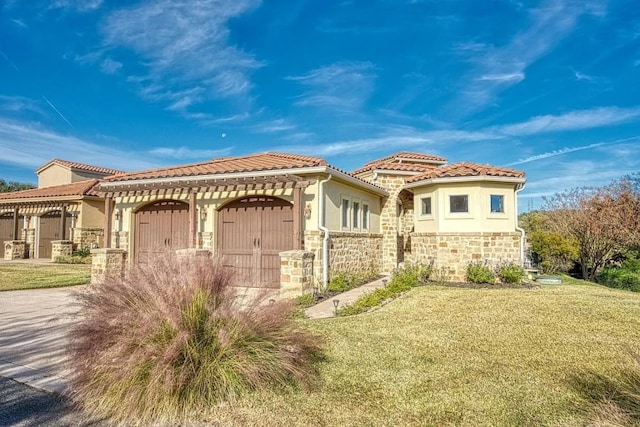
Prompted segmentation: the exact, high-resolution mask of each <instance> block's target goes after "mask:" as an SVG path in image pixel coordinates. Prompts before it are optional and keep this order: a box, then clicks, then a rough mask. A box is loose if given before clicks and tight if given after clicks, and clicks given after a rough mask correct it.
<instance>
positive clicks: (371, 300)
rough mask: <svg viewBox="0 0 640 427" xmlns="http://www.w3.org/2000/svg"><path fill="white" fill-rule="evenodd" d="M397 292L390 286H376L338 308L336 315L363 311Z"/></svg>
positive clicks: (349, 314)
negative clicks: (376, 287)
mask: <svg viewBox="0 0 640 427" xmlns="http://www.w3.org/2000/svg"><path fill="white" fill-rule="evenodd" d="M396 293H397V292H395V291H394V290H392V289H391V288H389V287H387V288H378V289H375V290H374V291H372V292H368V293H366V294H364V295H362V296H361V297H360V298H358V299H357V300H356V301H354V302H353V303H351V304H349V305H347V306H344V307H342V308H340V309H338V316H352V315H354V314H360V313H364V312H365V311H368V310H370V309H372V308H373V307H377V306H379V305H380V304H382V302H383V301H385V300H387V299H389V298H392V297H393V296H395V295H396Z"/></svg>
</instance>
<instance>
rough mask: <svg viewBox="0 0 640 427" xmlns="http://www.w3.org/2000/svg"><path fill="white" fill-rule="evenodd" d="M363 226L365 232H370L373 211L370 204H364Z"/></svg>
mask: <svg viewBox="0 0 640 427" xmlns="http://www.w3.org/2000/svg"><path fill="white" fill-rule="evenodd" d="M360 223H361V224H362V230H363V231H369V227H370V223H371V210H370V209H369V204H368V203H364V202H363V203H362V221H360Z"/></svg>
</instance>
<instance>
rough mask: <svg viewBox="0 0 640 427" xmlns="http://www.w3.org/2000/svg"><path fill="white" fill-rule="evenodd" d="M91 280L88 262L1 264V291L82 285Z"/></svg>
mask: <svg viewBox="0 0 640 427" xmlns="http://www.w3.org/2000/svg"><path fill="white" fill-rule="evenodd" d="M90 280H91V265H87V264H62V265H57V264H23V263H15V264H12V263H8V264H4V263H3V264H0V291H11V290H17V289H36V288H56V287H60V286H73V285H82V284H85V283H89V281H90Z"/></svg>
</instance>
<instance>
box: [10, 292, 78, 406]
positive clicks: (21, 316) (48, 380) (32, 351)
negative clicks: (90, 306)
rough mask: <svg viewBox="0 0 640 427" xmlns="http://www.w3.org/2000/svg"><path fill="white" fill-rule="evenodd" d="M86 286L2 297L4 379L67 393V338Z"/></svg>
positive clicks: (17, 293)
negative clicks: (78, 301)
mask: <svg viewBox="0 0 640 427" xmlns="http://www.w3.org/2000/svg"><path fill="white" fill-rule="evenodd" d="M83 288H84V287H83V286H74V287H68V288H53V289H31V290H23V291H4V292H0V376H2V377H6V378H11V379H13V380H15V381H18V382H21V383H24V384H27V385H30V386H31V387H35V388H38V389H41V390H45V391H48V392H55V393H60V394H66V393H68V386H69V380H68V375H69V365H68V363H69V362H68V360H67V346H68V343H69V341H68V337H67V333H68V331H69V329H70V328H71V326H72V325H73V323H74V322H77V321H78V317H77V312H78V310H79V306H78V305H77V299H76V295H77V293H78V292H81V291H82V289H83Z"/></svg>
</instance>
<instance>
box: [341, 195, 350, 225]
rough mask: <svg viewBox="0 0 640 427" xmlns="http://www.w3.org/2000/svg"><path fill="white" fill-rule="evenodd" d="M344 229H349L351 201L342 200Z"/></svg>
mask: <svg viewBox="0 0 640 427" xmlns="http://www.w3.org/2000/svg"><path fill="white" fill-rule="evenodd" d="M340 225H341V227H342V228H349V226H350V224H349V199H342V221H341V224H340Z"/></svg>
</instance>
